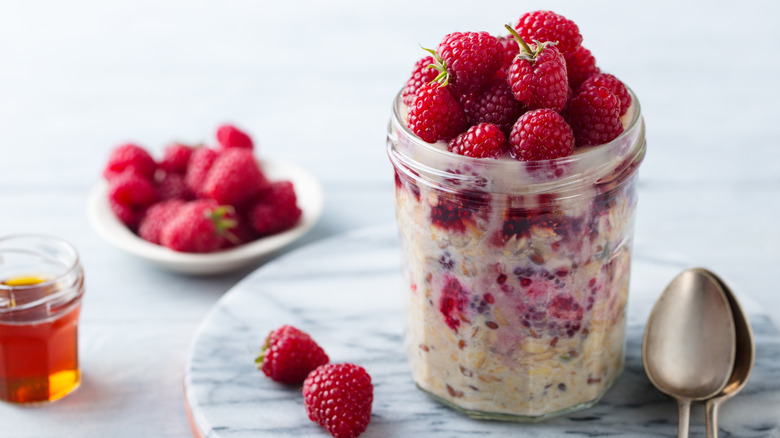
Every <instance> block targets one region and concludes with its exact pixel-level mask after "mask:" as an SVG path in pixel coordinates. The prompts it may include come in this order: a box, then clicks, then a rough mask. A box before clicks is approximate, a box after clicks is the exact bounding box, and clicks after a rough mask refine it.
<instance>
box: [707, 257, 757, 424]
mask: <svg viewBox="0 0 780 438" xmlns="http://www.w3.org/2000/svg"><path fill="white" fill-rule="evenodd" d="M707 273H708V274H710V275H711V276H712V277H713V278H714V279H715V280H716V281H717V282H718V284H719V285H720V287H721V289H723V292H724V293H725V294H726V298H727V299H728V300H729V306H731V313H732V314H733V315H734V329H735V330H736V334H737V345H736V356H735V357H734V369H733V370H732V371H731V378H730V379H729V381H728V383H727V384H726V387H725V388H723V390H721V391H720V392H719V393H718V394H716V395H715V396H714V397H712V398H711V399H709V400H707V403H706V405H705V406H706V409H705V413H706V419H707V420H706V423H707V438H718V408H719V407H720V405H721V403H723V402H725V401H726V400H728V399H730V398H731V397H734V396H735V395H737V393H738V392H739V391H741V390H742V388H744V387H745V384H746V383H747V381H748V379H750V374H751V373H752V372H753V366H754V365H755V362H756V344H755V340H754V339H753V329H752V328H751V327H750V321H749V320H748V317H747V314H746V313H745V311H744V310H743V309H742V306H740V305H739V301H737V297H736V295H735V294H734V291H732V290H731V288H730V287H729V286H728V285H727V284H726V282H725V281H723V279H721V278H720V277H719V276H717V275H715V274H714V273H713V272H711V271H707Z"/></svg>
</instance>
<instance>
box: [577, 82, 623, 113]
mask: <svg viewBox="0 0 780 438" xmlns="http://www.w3.org/2000/svg"><path fill="white" fill-rule="evenodd" d="M594 86H595V87H604V88H606V89H607V90H609V91H611V92H612V94H614V95H615V97H617V98H618V100H620V115H621V116H622V115H623V114H625V113H626V112H628V108H629V107H630V106H631V94H629V93H628V89H627V88H626V86H625V85H624V84H623V82H620V79H618V78H616V77H615V76H613V75H611V74H609V73H599V74H597V75H593V76H591V77H590V78H588V79H587V80H586V81H585V82H583V83H582V85H580V87H579V88H578V89H577V92H578V93H579V92H580V91H582V90H584V89H586V88H588V87H594Z"/></svg>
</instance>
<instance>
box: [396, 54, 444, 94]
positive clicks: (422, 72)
mask: <svg viewBox="0 0 780 438" xmlns="http://www.w3.org/2000/svg"><path fill="white" fill-rule="evenodd" d="M434 63H435V60H434V59H433V56H426V57H424V58H422V59H420V60H418V61H417V62H416V63H415V64H414V70H412V76H411V77H410V78H409V79H408V80H407V81H406V86H405V87H404V90H403V92H402V93H401V99H402V100H403V102H404V104H406V106H412V105H414V98H415V93H416V92H417V90H418V89H419V88H420V87H421V86H422V84H426V83H428V82H432V81H433V80H435V79H436V76H438V74H439V72H438V71H437V70H436V69H434V68H429V67H428V66H429V65H433V64H434Z"/></svg>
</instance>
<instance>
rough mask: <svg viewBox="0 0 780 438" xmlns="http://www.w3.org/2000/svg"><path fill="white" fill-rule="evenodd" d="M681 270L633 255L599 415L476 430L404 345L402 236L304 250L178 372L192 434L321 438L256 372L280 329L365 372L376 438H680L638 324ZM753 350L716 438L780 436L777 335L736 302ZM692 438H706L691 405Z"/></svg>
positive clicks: (750, 306) (281, 264) (206, 324)
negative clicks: (433, 389) (619, 361)
mask: <svg viewBox="0 0 780 438" xmlns="http://www.w3.org/2000/svg"><path fill="white" fill-rule="evenodd" d="M685 267H686V264H685V263H684V262H680V261H673V260H670V258H669V257H667V256H661V255H653V254H643V253H642V248H641V247H637V248H635V254H634V261H633V265H632V279H631V296H630V299H629V311H628V333H627V336H628V339H627V357H626V368H625V371H624V372H623V374H622V375H621V376H620V377H619V378H618V380H617V381H616V383H615V385H614V386H613V387H612V388H611V389H610V391H609V392H608V393H607V394H606V395H605V396H604V398H603V399H602V400H601V401H600V402H599V403H598V404H597V405H596V406H594V407H592V408H590V409H586V410H583V411H579V412H576V413H572V414H570V415H566V416H563V417H559V418H556V419H553V420H550V421H547V422H544V423H540V424H521V423H501V422H493V421H479V420H473V419H470V418H468V417H465V416H463V415H461V414H459V413H457V412H454V411H452V410H450V409H448V408H447V407H445V406H443V405H441V404H439V403H438V402H436V401H434V400H433V399H431V398H430V397H428V396H427V395H426V394H424V393H423V392H421V391H419V390H418V389H417V388H416V387H415V385H414V383H413V382H412V379H411V377H410V374H409V369H408V366H407V363H406V359H405V356H404V352H403V346H402V315H401V304H400V296H401V291H402V285H401V275H400V256H399V247H398V237H397V232H396V229H395V227H394V226H389V225H388V226H384V227H378V228H372V229H366V230H360V231H357V232H353V233H349V234H346V235H342V236H338V237H335V238H331V239H329V240H326V241H322V242H319V243H316V244H313V245H311V246H308V247H305V248H302V249H299V250H298V251H296V252H293V253H291V254H289V255H287V256H285V257H283V258H281V259H279V260H277V261H275V262H273V263H271V264H269V265H267V266H265V267H263V268H261V269H260V270H258V271H256V272H254V273H253V274H251V275H249V276H248V277H247V278H246V279H244V280H242V281H241V282H240V283H239V284H237V285H236V286H235V287H234V288H233V289H232V290H231V291H229V292H228V293H227V294H226V295H225V296H224V297H223V298H222V299H221V300H220V301H219V302H218V303H217V305H216V306H215V308H214V309H213V310H212V311H211V312H210V314H209V315H208V316H207V318H206V319H205V320H204V321H203V323H202V324H201V326H200V328H199V330H198V331H197V333H196V335H195V339H194V341H193V345H192V349H191V353H190V357H189V360H188V363H187V365H186V369H185V376H184V393H185V399H186V403H187V407H188V410H189V413H190V420H191V423H192V428H193V434H194V435H195V436H202V437H209V438H216V437H220V438H228V437H230V438H239V437H296V438H302V437H328V436H329V435H328V434H327V433H326V432H325V431H324V430H323V429H321V428H320V427H319V426H317V425H316V424H314V423H312V422H311V421H309V420H308V418H307V417H306V414H305V412H304V407H303V399H302V396H301V392H300V390H299V388H290V387H287V386H282V385H279V384H276V383H274V382H273V381H271V380H270V379H268V378H266V377H265V376H264V375H263V374H262V373H261V372H260V371H258V370H257V369H256V368H255V364H254V359H255V356H256V355H257V354H258V352H259V349H260V346H261V344H262V342H263V339H264V337H265V335H266V334H267V333H268V332H269V331H270V330H271V329H273V328H275V327H278V326H280V325H282V324H292V325H295V326H297V327H299V328H301V329H303V330H305V331H307V332H309V333H310V334H311V335H312V336H313V337H314V338H315V339H316V340H317V341H318V343H319V344H320V345H322V346H323V348H325V350H326V351H327V352H328V354H329V356H330V358H331V361H333V362H354V363H357V364H360V365H362V366H364V367H365V368H366V369H367V370H368V372H369V373H370V374H371V376H372V379H373V382H374V403H373V413H372V419H371V424H370V425H369V427H368V430H367V431H366V432H365V433H364V434H363V435H361V436H362V437H365V438H374V437H383V438H384V437H460V436H487V437H504V436H537V437H562V436H566V437H594V436H632V437H659V436H669V437H674V436H677V406H676V403H675V402H674V400H673V399H671V398H669V397H667V396H665V395H663V394H661V393H660V392H658V391H657V390H656V389H655V388H654V387H653V386H652V385H651V383H650V382H649V381H648V379H647V377H646V376H645V373H644V370H643V368H642V360H641V356H640V354H641V342H642V333H643V330H644V324H645V321H646V319H647V316H648V314H649V312H650V309H651V308H652V306H653V303H654V302H655V300H656V299H657V297H658V295H659V294H660V293H661V291H662V290H663V288H664V287H665V285H666V284H667V283H668V282H669V281H670V280H671V279H672V278H674V276H675V275H677V274H678V273H679V272H680V271H681V270H682V269H683V268H685ZM737 293H738V294H739V297H740V300H741V301H742V304H743V307H745V308H746V309H747V311H748V313H749V315H750V319H751V323H752V325H753V329H754V331H755V336H756V341H757V354H756V368H755V371H754V373H753V376H752V378H751V380H750V382H749V383H748V385H747V386H746V387H745V389H744V390H743V391H742V392H741V393H740V395H738V396H737V397H736V398H734V399H732V400H731V401H729V402H727V403H726V404H724V405H723V407H722V409H721V413H720V417H721V423H720V431H721V436H722V437H733V436H736V437H778V436H780V335H779V334H778V330H777V328H776V327H775V326H774V325H773V324H772V322H771V320H770V318H769V317H768V316H767V315H766V314H765V313H763V312H761V311H760V308H759V307H758V306H757V305H755V303H752V302H750V301H749V299H748V298H747V297H744V296H743V295H741V294H740V292H739V291H737ZM691 436H704V411H703V408H702V406H701V405H696V406H694V409H693V411H692V417H691Z"/></svg>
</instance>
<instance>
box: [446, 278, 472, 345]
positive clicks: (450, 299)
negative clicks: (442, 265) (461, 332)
mask: <svg viewBox="0 0 780 438" xmlns="http://www.w3.org/2000/svg"><path fill="white" fill-rule="evenodd" d="M445 279H446V283H444V287H442V289H441V296H440V298H439V312H441V314H442V316H444V322H446V323H447V326H448V327H449V328H450V329H452V330H453V331H455V332H457V331H458V327H460V321H461V314H462V313H463V310H464V309H465V308H466V305H467V304H468V302H469V299H468V295H469V294H468V292H466V290H464V289H463V286H462V285H461V284H460V282H459V281H458V279H457V278H455V277H451V276H449V275H447V276H445Z"/></svg>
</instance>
